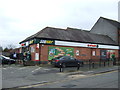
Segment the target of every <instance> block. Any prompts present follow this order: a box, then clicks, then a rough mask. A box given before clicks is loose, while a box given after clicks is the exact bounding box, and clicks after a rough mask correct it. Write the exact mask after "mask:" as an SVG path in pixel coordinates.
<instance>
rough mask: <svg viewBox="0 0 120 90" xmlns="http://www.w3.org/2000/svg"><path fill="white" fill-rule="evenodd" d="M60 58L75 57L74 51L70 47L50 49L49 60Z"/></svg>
mask: <svg viewBox="0 0 120 90" xmlns="http://www.w3.org/2000/svg"><path fill="white" fill-rule="evenodd" d="M58 56H72V57H74V49H73V48H69V47H51V46H50V47H48V60H52V59H53V58H56V57H58Z"/></svg>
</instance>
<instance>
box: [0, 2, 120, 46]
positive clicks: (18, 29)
mask: <svg viewBox="0 0 120 90" xmlns="http://www.w3.org/2000/svg"><path fill="white" fill-rule="evenodd" d="M118 1H119V0H0V45H1V46H4V47H6V46H7V45H8V44H13V45H16V46H17V47H19V42H20V41H22V40H24V39H25V38H27V37H28V36H30V35H32V34H35V33H36V32H38V31H40V30H42V29H43V28H45V27H46V26H50V27H56V28H63V29H66V28H67V27H71V28H79V29H85V30H90V29H91V28H92V26H93V25H94V24H95V22H96V21H97V20H98V19H99V17H100V16H102V17H105V18H109V19H114V20H118Z"/></svg>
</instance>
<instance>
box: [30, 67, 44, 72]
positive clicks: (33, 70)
mask: <svg viewBox="0 0 120 90" xmlns="http://www.w3.org/2000/svg"><path fill="white" fill-rule="evenodd" d="M41 68H42V67H39V68H37V69H35V70H33V71H32V72H35V71H37V70H39V69H41Z"/></svg>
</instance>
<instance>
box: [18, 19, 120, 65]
mask: <svg viewBox="0 0 120 90" xmlns="http://www.w3.org/2000/svg"><path fill="white" fill-rule="evenodd" d="M113 22H114V23H113ZM109 23H110V24H109ZM111 23H112V24H113V25H112V24H111ZM114 24H115V25H114ZM116 24H117V25H118V24H120V23H119V22H117V21H113V20H109V19H106V18H103V17H100V19H99V20H98V21H97V23H96V24H95V25H94V26H93V28H92V29H91V30H90V31H86V30H80V29H76V28H67V29H59V28H53V27H46V28H44V29H43V30H41V31H39V32H37V33H36V34H34V35H32V36H30V37H28V38H26V39H25V40H23V41H22V42H20V44H21V46H22V52H23V53H25V52H30V54H31V61H33V62H35V63H37V62H38V63H47V62H48V61H49V60H51V59H52V58H55V57H58V56H61V55H64V56H72V57H75V58H77V59H82V60H89V59H92V60H106V59H108V58H111V55H112V54H115V57H116V58H118V57H119V55H118V54H119V53H118V50H119V45H118V43H119V40H118V31H120V30H118V26H116ZM114 26H115V27H114ZM119 26H120V25H119ZM111 27H112V28H111ZM106 30H107V31H106ZM108 30H110V31H108ZM117 30H118V31H117ZM110 33H111V34H110ZM112 34H114V35H112ZM119 37H120V36H119Z"/></svg>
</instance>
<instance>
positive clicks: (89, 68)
mask: <svg viewBox="0 0 120 90" xmlns="http://www.w3.org/2000/svg"><path fill="white" fill-rule="evenodd" d="M90 68H91V62H90V60H89V69H90Z"/></svg>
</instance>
